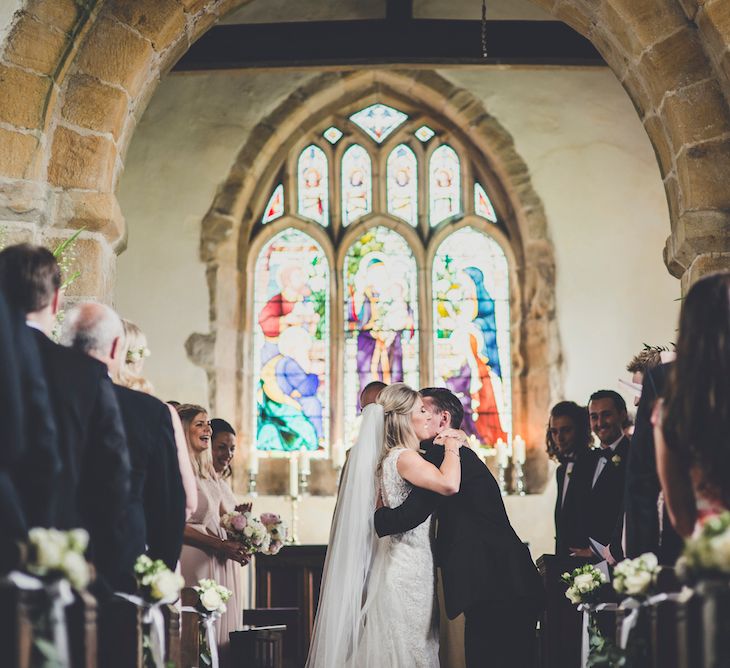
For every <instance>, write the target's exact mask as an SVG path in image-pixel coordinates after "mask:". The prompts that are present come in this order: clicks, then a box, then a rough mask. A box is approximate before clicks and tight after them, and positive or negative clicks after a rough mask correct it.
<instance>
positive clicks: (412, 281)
mask: <svg viewBox="0 0 730 668" xmlns="http://www.w3.org/2000/svg"><path fill="white" fill-rule="evenodd" d="M343 273H344V277H343V278H344V289H345V313H344V316H345V318H344V322H345V340H344V345H345V350H344V359H345V378H344V381H345V383H344V425H345V443H346V444H348V445H349V444H350V443H351V442H352V438H353V436H354V431H353V429H355V428H356V425H357V423H356V420H355V417H356V415H357V414H358V413H359V409H360V406H359V396H360V392H361V391H362V389H363V388H364V387H365V386H366V385H367V384H368V383H369V382H371V381H373V380H382V381H383V382H384V383H387V384H390V383H397V382H405V383H408V384H409V385H410V386H411V387H418V384H419V377H418V297H419V295H418V294H417V288H416V286H417V284H418V281H417V269H416V262H415V259H414V257H413V253H412V251H411V249H410V247H409V246H408V244H407V243H406V241H405V239H404V238H403V237H402V236H401V235H400V234H398V233H397V232H394V231H393V230H391V229H390V228H388V227H384V226H378V227H374V228H372V229H370V230H368V231H367V232H366V233H365V234H364V235H362V236H361V237H360V238H359V239H357V240H356V241H355V242H354V243H353V244H352V245H351V246H350V247H349V248H348V250H347V255H346V256H345V264H344V268H343Z"/></svg>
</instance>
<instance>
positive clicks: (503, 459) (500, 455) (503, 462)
mask: <svg viewBox="0 0 730 668" xmlns="http://www.w3.org/2000/svg"><path fill="white" fill-rule="evenodd" d="M507 463H508V457H507V444H506V443H505V442H504V441H503V440H502V439H501V438H498V439H497V465H498V466H502V467H504V468H506V467H507Z"/></svg>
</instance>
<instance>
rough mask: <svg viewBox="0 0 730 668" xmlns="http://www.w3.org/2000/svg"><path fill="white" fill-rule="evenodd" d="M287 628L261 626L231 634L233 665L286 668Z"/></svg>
mask: <svg viewBox="0 0 730 668" xmlns="http://www.w3.org/2000/svg"><path fill="white" fill-rule="evenodd" d="M285 631H286V626H284V625H277V626H261V627H254V628H249V629H243V630H241V631H234V632H233V633H231V665H233V666H246V668H284V666H285V664H284V652H283V647H284V632H285Z"/></svg>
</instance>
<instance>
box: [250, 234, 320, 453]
mask: <svg viewBox="0 0 730 668" xmlns="http://www.w3.org/2000/svg"><path fill="white" fill-rule="evenodd" d="M329 300H330V293H329V267H328V265H327V259H326V257H325V254H324V252H323V250H322V248H321V247H320V246H319V244H317V242H316V241H314V239H312V238H311V237H310V236H309V235H307V234H304V232H300V231H299V230H295V229H292V228H289V229H287V230H285V231H283V232H281V233H279V234H277V235H276V236H275V237H274V238H273V239H272V240H271V241H270V242H269V243H268V244H266V246H264V248H263V249H262V251H261V252H260V253H259V256H258V258H257V260H256V272H255V279H254V316H255V319H256V324H255V325H254V367H253V368H254V370H255V381H254V382H255V387H254V394H255V400H256V404H255V415H256V425H255V429H256V431H255V433H256V448H257V449H259V450H266V451H275V452H276V451H278V452H298V451H299V450H300V449H302V448H305V449H307V450H310V451H315V450H321V449H324V448H325V444H326V443H327V442H328V438H327V437H328V431H329V373H328V370H329V347H330V341H329V338H330V330H329Z"/></svg>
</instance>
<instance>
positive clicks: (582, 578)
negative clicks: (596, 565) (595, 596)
mask: <svg viewBox="0 0 730 668" xmlns="http://www.w3.org/2000/svg"><path fill="white" fill-rule="evenodd" d="M573 586H574V587H575V588H576V589H577V590H578V591H579V592H581V593H584V594H585V593H588V592H589V591H592V590H593V589H594V588H595V586H596V585H595V582H594V580H593V576H592V575H591V574H590V573H582V574H581V575H576V577H575V580H573Z"/></svg>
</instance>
